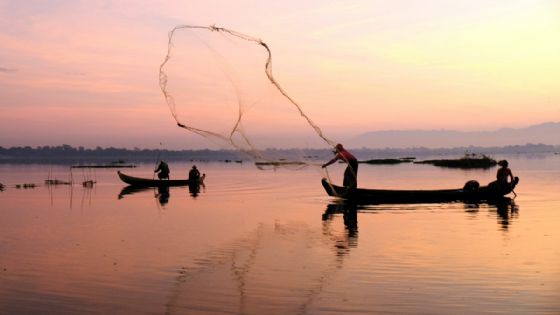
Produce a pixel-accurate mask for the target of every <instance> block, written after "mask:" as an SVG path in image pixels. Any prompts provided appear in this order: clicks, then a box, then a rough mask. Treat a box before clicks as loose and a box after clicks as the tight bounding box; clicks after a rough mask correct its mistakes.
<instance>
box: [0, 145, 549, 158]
mask: <svg viewBox="0 0 560 315" xmlns="http://www.w3.org/2000/svg"><path fill="white" fill-rule="evenodd" d="M351 150H352V152H353V153H354V154H355V155H356V156H357V157H358V158H359V159H369V158H372V157H377V158H389V157H403V156H429V155H441V154H444V155H464V154H466V153H478V154H512V153H513V154H516V153H556V154H559V152H560V146H553V145H546V144H531V143H529V144H525V145H511V146H504V147H475V146H470V147H456V148H426V147H414V148H382V149H371V148H358V149H351ZM265 151H266V152H267V153H268V155H269V156H279V157H280V156H281V157H285V158H301V157H304V158H306V159H324V158H327V157H329V156H331V155H332V153H331V150H330V149H275V148H270V149H267V150H265ZM159 158H161V159H165V160H170V161H173V160H176V161H188V160H191V161H231V160H243V159H248V157H247V156H244V155H242V153H241V152H239V151H236V150H224V149H221V150H210V149H200V150H168V149H140V148H133V149H126V148H115V147H107V148H103V147H100V146H97V147H95V148H85V147H83V146H78V147H73V146H71V145H67V144H63V145H58V146H37V147H35V148H33V147H30V146H23V147H10V148H4V147H2V146H0V163H88V162H115V161H127V162H153V161H155V160H156V159H159Z"/></svg>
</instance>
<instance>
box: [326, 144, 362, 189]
mask: <svg viewBox="0 0 560 315" xmlns="http://www.w3.org/2000/svg"><path fill="white" fill-rule="evenodd" d="M333 153H334V154H335V156H334V158H333V159H332V160H330V161H328V162H327V163H325V164H323V166H322V167H327V166H328V165H331V164H333V163H334V162H336V161H338V160H341V161H344V162H345V163H346V164H347V167H346V170H345V171H344V181H343V184H342V185H343V186H344V187H347V188H350V189H355V188H357V187H358V160H357V159H356V157H354V156H353V155H352V154H351V153H350V152H348V151H346V149H344V147H343V146H342V144H340V143H339V144H337V145H336V146H335V151H334V152H333Z"/></svg>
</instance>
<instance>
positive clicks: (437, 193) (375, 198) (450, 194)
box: [321, 177, 519, 204]
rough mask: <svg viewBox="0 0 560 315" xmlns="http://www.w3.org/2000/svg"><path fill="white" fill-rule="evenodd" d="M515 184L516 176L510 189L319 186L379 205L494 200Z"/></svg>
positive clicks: (323, 183) (342, 196) (335, 193)
mask: <svg viewBox="0 0 560 315" xmlns="http://www.w3.org/2000/svg"><path fill="white" fill-rule="evenodd" d="M518 182H519V178H518V177H515V179H514V181H513V183H512V186H511V187H509V188H503V187H499V186H497V185H493V184H489V185H488V186H481V187H473V188H470V189H468V188H462V189H440V190H389V189H365V188H357V189H355V190H350V191H349V190H348V189H347V188H345V187H341V186H337V185H333V184H330V183H329V182H328V181H327V180H326V179H325V178H323V179H322V181H321V184H322V185H323V188H325V191H326V192H327V194H328V195H329V196H332V197H339V198H342V199H346V200H349V201H352V202H356V203H358V204H382V203H439V202H452V201H468V200H472V201H481V200H484V201H488V200H497V199H500V198H503V197H504V196H505V195H507V194H509V193H511V192H512V191H513V190H514V189H515V186H516V185H517V183H518Z"/></svg>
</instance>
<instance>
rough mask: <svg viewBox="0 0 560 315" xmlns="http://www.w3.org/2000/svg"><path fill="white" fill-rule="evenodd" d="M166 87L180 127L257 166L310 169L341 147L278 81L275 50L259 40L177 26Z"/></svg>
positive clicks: (164, 72)
mask: <svg viewBox="0 0 560 315" xmlns="http://www.w3.org/2000/svg"><path fill="white" fill-rule="evenodd" d="M159 79H160V87H161V90H162V92H163V94H164V96H165V100H166V102H167V105H168V106H169V109H170V111H171V114H172V116H173V118H174V119H175V121H176V122H177V125H178V126H179V127H181V128H183V129H185V130H187V131H189V132H191V133H194V134H197V135H199V136H202V137H204V138H205V139H206V140H207V141H208V145H209V146H211V147H212V148H230V149H231V148H233V149H235V150H238V151H239V152H241V153H243V154H244V155H245V156H249V157H251V158H252V159H254V160H255V161H256V162H258V163H259V162H260V163H270V164H274V165H282V164H284V165H291V164H295V165H305V164H309V159H310V158H312V157H313V153H312V152H316V151H314V150H318V149H322V150H323V151H324V149H328V148H332V147H333V146H334V145H335V144H336V143H335V142H333V141H331V140H329V139H328V138H327V137H326V136H325V135H324V134H323V132H322V130H321V129H320V128H319V127H318V126H317V125H316V124H315V123H314V122H313V121H312V120H311V119H310V117H308V116H307V115H306V113H305V112H304V111H303V107H302V106H300V104H298V103H297V102H296V101H295V100H294V99H292V98H291V97H290V96H289V95H288V93H287V92H286V91H285V90H284V89H283V88H282V87H281V86H280V84H279V83H278V81H277V80H276V79H275V78H274V76H273V73H272V54H271V50H270V48H269V47H268V45H267V44H266V43H264V42H263V41H261V40H260V39H257V38H254V37H251V36H247V35H244V34H241V33H238V32H235V31H232V30H229V29H225V28H220V27H215V26H194V25H180V26H177V27H175V28H174V29H173V30H171V31H170V32H169V43H168V51H167V55H166V57H165V59H164V61H163V63H162V64H161V67H160V77H159ZM315 164H316V163H315Z"/></svg>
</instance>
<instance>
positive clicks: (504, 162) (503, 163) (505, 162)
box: [498, 160, 508, 167]
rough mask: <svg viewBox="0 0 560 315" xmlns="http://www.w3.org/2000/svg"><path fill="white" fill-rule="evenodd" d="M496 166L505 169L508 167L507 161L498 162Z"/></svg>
mask: <svg viewBox="0 0 560 315" xmlns="http://www.w3.org/2000/svg"><path fill="white" fill-rule="evenodd" d="M498 165H500V166H503V167H507V166H508V161H506V160H501V161H499V162H498Z"/></svg>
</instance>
